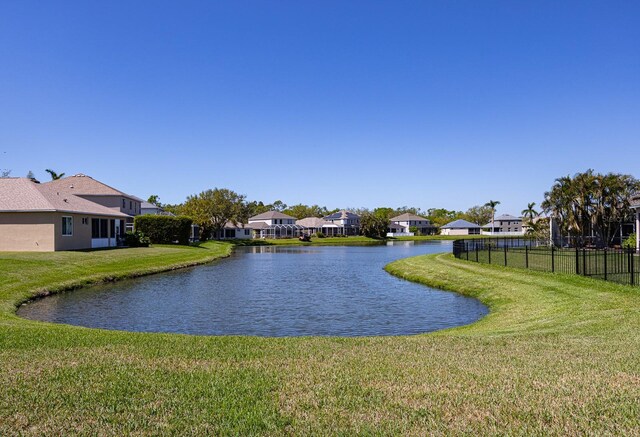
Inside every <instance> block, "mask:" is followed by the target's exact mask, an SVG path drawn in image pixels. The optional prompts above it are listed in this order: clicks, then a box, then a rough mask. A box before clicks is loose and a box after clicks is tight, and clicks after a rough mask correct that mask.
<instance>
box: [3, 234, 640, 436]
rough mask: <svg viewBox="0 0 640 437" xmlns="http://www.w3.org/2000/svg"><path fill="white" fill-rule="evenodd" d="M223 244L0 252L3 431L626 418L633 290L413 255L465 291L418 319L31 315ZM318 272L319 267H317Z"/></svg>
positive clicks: (633, 404)
mask: <svg viewBox="0 0 640 437" xmlns="http://www.w3.org/2000/svg"><path fill="white" fill-rule="evenodd" d="M228 250H229V245H226V244H224V243H206V244H204V245H203V247H202V248H178V247H156V248H150V249H127V250H121V251H120V250H118V251H100V252H61V253H54V254H6V253H5V254H1V255H0V435H15V434H22V435H24V434H27V435H68V434H91V435H95V434H99V435H123V434H131V433H133V434H145V435H158V434H178V435H191V434H200V435H207V434H234V435H247V434H270V435H278V434H297V435H300V434H316V435H324V434H355V433H362V434H380V433H387V434H413V435H425V434H433V433H436V434H460V433H466V434H471V435H483V434H500V435H505V434H533V435H546V434H562V435H567V434H568V435H575V434H594V435H600V434H621V435H634V434H637V433H638V430H640V362H639V360H638V357H639V356H640V336H639V335H638V332H639V329H640V294H639V293H638V290H635V289H632V288H630V287H623V286H619V285H615V284H611V283H605V282H600V281H595V280H590V279H586V278H582V277H575V276H561V275H552V274H546V273H536V272H531V271H523V270H517V269H509V268H506V269H505V268H503V267H495V266H487V265H482V264H476V263H471V262H466V261H459V260H455V259H453V258H452V257H451V256H450V255H437V256H421V257H415V258H409V259H406V260H401V261H397V262H395V263H392V264H391V265H389V266H388V267H387V269H388V270H389V271H390V272H391V273H393V274H395V275H398V276H400V277H404V278H407V279H411V280H414V281H418V282H422V283H425V284H428V285H431V286H435V287H440V288H444V289H449V290H456V291H459V292H461V293H464V294H467V295H470V296H474V297H477V298H479V299H481V300H482V301H483V302H485V303H486V304H487V305H489V307H490V308H491V313H490V314H489V315H488V316H487V317H485V318H484V319H482V320H480V321H479V322H477V323H475V324H473V325H470V326H465V327H460V328H455V329H449V330H445V331H440V332H438V333H434V334H430V335H418V336H409V337H370V338H317V337H306V338H277V339H276V338H255V337H198V336H185V335H169V334H144V333H127V332H118V331H103V330H96V329H87V328H80V327H72V326H66V325H56V324H48V323H40V322H33V321H27V320H23V319H20V318H18V317H17V316H15V313H14V309H15V305H16V304H17V303H19V302H21V301H23V300H24V299H26V298H28V297H29V296H32V295H34V294H37V293H39V292H42V291H43V290H56V289H60V288H63V287H67V286H70V285H74V286H76V285H81V284H84V283H87V282H97V281H101V280H104V279H105V278H117V277H123V276H127V275H135V274H142V273H149V272H151V271H157V270H163V269H168V268H173V267H175V266H180V265H187V264H193V263H198V262H205V261H208V260H211V259H214V258H216V257H219V256H224V255H226V254H227V253H228ZM327 275H328V276H327V278H328V279H327V280H330V272H327Z"/></svg>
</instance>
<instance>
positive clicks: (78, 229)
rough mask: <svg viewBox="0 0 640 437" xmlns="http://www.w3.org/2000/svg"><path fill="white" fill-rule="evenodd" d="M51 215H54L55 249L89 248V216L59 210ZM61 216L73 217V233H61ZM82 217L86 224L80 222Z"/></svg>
mask: <svg viewBox="0 0 640 437" xmlns="http://www.w3.org/2000/svg"><path fill="white" fill-rule="evenodd" d="M52 215H53V216H54V217H55V218H54V221H53V223H54V226H55V229H54V235H55V250H77V249H91V216H88V215H80V214H66V213H59V212H57V213H55V214H52ZM62 217H73V235H71V236H66V235H62ZM83 218H86V219H87V224H82V219H83Z"/></svg>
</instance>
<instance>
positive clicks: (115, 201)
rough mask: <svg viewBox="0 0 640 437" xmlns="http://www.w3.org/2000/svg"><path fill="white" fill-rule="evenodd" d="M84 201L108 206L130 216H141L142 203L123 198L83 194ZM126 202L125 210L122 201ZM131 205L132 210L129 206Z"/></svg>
mask: <svg viewBox="0 0 640 437" xmlns="http://www.w3.org/2000/svg"><path fill="white" fill-rule="evenodd" d="M81 197H82V198H84V199H87V200H90V201H92V202H95V203H97V204H98V205H102V206H106V207H107V208H111V209H113V210H114V211H119V212H123V213H125V214H129V215H139V214H140V202H138V201H136V200H132V199H129V198H128V197H122V196H90V195H85V194H83V195H82V196H81ZM123 200H124V208H123V207H122V201H123ZM130 204H131V208H129V205H130Z"/></svg>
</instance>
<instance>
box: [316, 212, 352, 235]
mask: <svg viewBox="0 0 640 437" xmlns="http://www.w3.org/2000/svg"><path fill="white" fill-rule="evenodd" d="M323 219H324V220H325V221H328V222H330V223H333V224H334V225H337V226H338V228H337V231H338V235H358V234H359V233H360V216H359V215H358V214H356V213H354V212H351V211H347V210H344V209H343V210H340V211H338V212H335V213H333V214H329V215H328V216H326V217H323Z"/></svg>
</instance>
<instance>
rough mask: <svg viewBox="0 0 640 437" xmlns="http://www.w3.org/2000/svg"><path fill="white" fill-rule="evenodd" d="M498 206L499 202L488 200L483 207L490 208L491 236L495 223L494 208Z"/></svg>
mask: <svg viewBox="0 0 640 437" xmlns="http://www.w3.org/2000/svg"><path fill="white" fill-rule="evenodd" d="M498 205H500V201H499V200H490V201H488V202H487V203H485V204H484V206H488V207H489V208H491V235H493V229H494V226H495V223H494V222H495V221H496V206H498Z"/></svg>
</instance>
